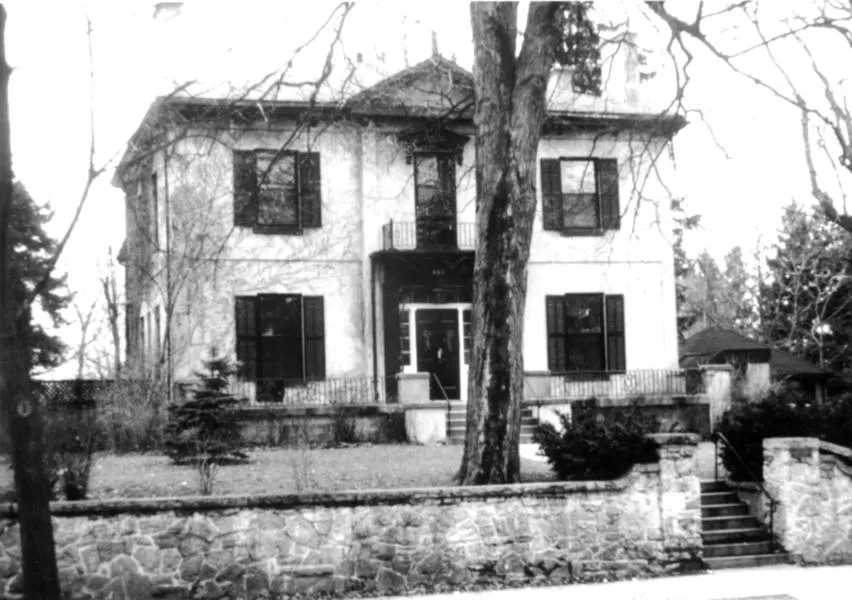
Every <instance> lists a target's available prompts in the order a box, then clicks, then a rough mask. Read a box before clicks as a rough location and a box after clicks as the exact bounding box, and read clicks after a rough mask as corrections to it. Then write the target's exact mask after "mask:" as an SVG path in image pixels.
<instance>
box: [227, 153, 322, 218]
mask: <svg viewBox="0 0 852 600" xmlns="http://www.w3.org/2000/svg"><path fill="white" fill-rule="evenodd" d="M321 205H322V201H321V197H320V158H319V153H317V152H289V151H288V152H280V151H277V150H248V151H244V150H237V151H234V225H236V226H239V227H252V228H254V230H255V231H258V232H270V233H276V232H282V233H286V232H298V231H301V230H302V229H303V228H306V227H320V226H321Z"/></svg>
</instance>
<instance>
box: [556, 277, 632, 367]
mask: <svg viewBox="0 0 852 600" xmlns="http://www.w3.org/2000/svg"><path fill="white" fill-rule="evenodd" d="M545 311H546V314H547V367H548V369H550V371H552V372H556V373H559V372H565V371H624V370H625V368H626V361H625V352H624V296H621V295H615V296H604V295H603V294H566V295H564V296H547V297H546V299H545Z"/></svg>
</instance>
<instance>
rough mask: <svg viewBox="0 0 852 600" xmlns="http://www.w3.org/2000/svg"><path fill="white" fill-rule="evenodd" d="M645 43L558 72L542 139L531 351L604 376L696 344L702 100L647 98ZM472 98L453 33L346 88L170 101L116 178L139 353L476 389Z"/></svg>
mask: <svg viewBox="0 0 852 600" xmlns="http://www.w3.org/2000/svg"><path fill="white" fill-rule="evenodd" d="M631 61H632V63H631ZM635 64H636V60H635V56H634V57H632V58H631V57H628V58H627V59H625V61H623V62H622V63H619V65H621V67H622V69H621V70H620V71H617V74H620V75H622V76H624V77H625V78H626V80H625V84H624V85H623V86H618V87H619V89H620V91H621V96H620V97H618V98H615V99H613V98H612V97H608V96H604V97H592V96H588V95H586V94H580V93H577V92H575V91H574V89H573V87H572V77H571V71H570V70H562V71H558V72H557V73H555V74H554V76H553V78H552V82H551V86H550V91H549V94H550V102H549V115H548V119H547V122H546V125H545V128H544V132H543V136H542V139H541V143H540V146H539V156H538V163H539V164H538V181H537V186H536V189H537V192H536V194H537V197H536V202H537V206H536V217H535V224H534V234H533V240H532V249H531V254H530V261H529V282H528V299H527V302H526V316H525V318H526V329H525V333H524V347H523V352H524V361H525V365H526V368H527V369H528V370H529V371H531V372H534V373H538V374H552V375H553V376H554V377H557V376H558V377H559V378H561V379H559V381H561V382H568V384H571V383H572V382H576V383H578V384H582V385H585V386H586V387H583V388H582V389H583V390H587V391H588V390H589V389H590V388H588V382H593V383H594V382H599V383H600V382H603V384H602V385H604V384H605V385H604V388H605V389H603V388H601V389H599V388H600V386H598V388H595V389H591V391H592V392H594V393H596V394H601V393H606V390H607V389H608V390H612V389H614V388H613V385H615V383H614V382H615V379H613V378H612V377H610V376H611V375H615V374H622V375H623V374H625V373H628V374H629V373H637V372H656V371H659V370H666V369H676V368H677V365H678V346H677V332H676V324H675V315H676V311H675V286H674V274H673V259H672V247H671V243H670V239H669V232H670V231H671V224H670V221H669V208H670V201H671V197H670V192H669V190H670V185H671V176H672V174H673V167H674V160H673V153H672V150H671V140H672V137H673V135H674V134H675V133H676V132H677V131H678V130H679V129H680V128H681V127H682V126H683V125H684V121H683V119H682V118H681V117H678V116H672V115H668V114H661V113H660V112H658V111H656V110H651V109H648V108H647V107H645V106H644V105H643V104H642V102H641V101H640V100H638V99H637V94H636V85H635V83H636V82H635V81H633V83H631V81H630V78H631V77H632V78H633V79H634V80H635V79H636V74H635V72H634V71H635V69H633V70H631V69H632V68H633V67H635ZM631 65H633V66H632V67H631ZM472 106H473V83H472V77H471V74H470V73H469V72H467V71H466V70H464V69H462V68H461V67H459V66H458V65H457V64H455V63H454V62H452V61H450V60H447V59H445V58H443V57H441V56H440V55H437V54H436V55H433V56H432V57H430V58H428V59H427V60H425V61H423V62H421V63H419V64H417V65H415V66H413V67H411V68H408V69H405V70H404V71H402V72H399V73H397V74H395V75H393V76H391V77H389V78H387V79H385V80H383V81H381V82H379V83H377V84H376V85H374V86H373V87H370V88H368V89H365V90H363V91H361V92H360V93H358V94H356V95H354V96H352V97H350V98H348V99H346V100H345V101H344V102H342V103H323V102H315V103H308V102H297V101H250V100H241V101H233V100H226V99H199V98H178V97H169V98H159V99H158V100H156V101H155V102H154V103H153V105H152V106H151V108H150V109H149V111H148V113H147V114H146V115H145V117H144V120H143V121H142V124H141V125H140V127H139V128H138V130H137V132H136V133H135V134H134V136H133V138H132V139H131V141H130V143H129V146H128V151H127V153H126V154H125V156H124V158H123V160H122V162H121V165H120V167H119V168H118V170H117V173H116V176H115V180H114V183H115V184H116V185H117V186H120V187H121V188H122V189H123V190H124V192H125V197H126V209H127V211H126V213H127V223H126V227H127V238H126V242H125V245H124V247H123V249H122V253H121V259H122V261H123V264H124V265H125V268H126V296H127V328H126V332H127V340H128V361H129V362H130V363H132V364H135V365H137V366H139V368H143V369H146V370H151V369H158V370H160V371H161V372H162V373H163V374H164V375H165V376H166V377H167V378H168V379H169V380H170V381H172V382H179V381H182V380H184V379H188V378H192V376H193V372H194V371H196V370H198V369H199V367H200V366H201V361H202V360H203V359H204V358H205V357H206V356H207V355H208V354H209V352H210V349H211V348H215V349H216V351H217V352H219V353H220V354H222V353H224V354H227V355H230V356H232V357H233V358H235V359H237V360H238V361H239V362H240V365H241V367H240V375H239V383H238V384H237V386H238V390H237V391H238V393H240V394H243V395H245V396H246V397H248V398H250V399H251V400H252V401H256V402H287V403H302V402H308V403H314V402H324V401H329V400H330V398H331V397H332V396H335V395H336V396H338V397H339V396H341V395H344V396H347V401H364V402H393V401H394V400H395V398H396V389H397V388H396V386H397V382H396V380H397V377H398V375H399V374H403V373H416V372H420V373H430V381H431V385H430V388H429V396H430V398H432V399H441V400H443V399H449V400H461V401H464V400H466V395H467V386H466V381H467V368H468V364H469V362H470V337H471V336H470V334H471V323H470V321H471V317H470V315H471V298H472V283H471V281H472V268H473V249H474V241H475V235H476V227H475V223H474V217H475V203H476V181H475V146H474V139H473V123H472ZM565 374H568V376H567V377H566V376H565ZM569 387H570V385H569ZM575 391H576V390H575ZM634 391H636V390H635V386H634ZM638 391H640V392H641V390H638ZM566 393H567V392H566ZM583 393H585V392H583Z"/></svg>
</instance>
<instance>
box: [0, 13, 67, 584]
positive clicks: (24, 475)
mask: <svg viewBox="0 0 852 600" xmlns="http://www.w3.org/2000/svg"><path fill="white" fill-rule="evenodd" d="M10 73H11V69H10V68H9V65H8V64H7V63H6V10H5V8H4V7H3V6H2V5H0V285H2V286H3V289H2V294H0V298H1V299H0V302H2V305H0V333H2V337H3V339H2V342H3V343H2V344H0V352H2V355H1V358H0V373H2V377H0V395H2V402H3V405H4V407H3V408H4V412H5V416H6V420H5V425H6V427H7V428H8V429H7V431H8V432H9V433H10V434H11V442H12V463H13V466H14V469H15V491H16V492H17V503H18V504H17V506H18V523H19V524H20V539H21V559H22V564H23V571H24V581H23V583H24V585H23V588H24V598H26V599H27V600H35V599H39V600H54V599H55V600H58V599H59V578H58V577H57V571H56V549H55V548H54V545H53V527H52V525H51V522H50V504H49V502H50V492H49V489H48V485H47V478H46V477H45V474H44V463H43V462H42V448H41V422H40V419H39V407H38V404H37V403H36V402H35V401H34V399H33V398H32V395H31V393H30V389H29V387H30V382H29V372H30V357H29V354H28V349H27V348H25V347H24V346H23V345H22V344H21V343H20V340H21V337H20V335H19V332H20V328H19V327H18V323H17V319H16V318H15V314H16V312H17V311H16V307H15V305H14V298H13V295H12V282H11V281H9V260H10V257H11V252H12V249H11V248H10V247H9V237H8V235H9V216H10V211H11V207H12V152H11V145H10V133H9V75H10Z"/></svg>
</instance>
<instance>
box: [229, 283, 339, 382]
mask: <svg viewBox="0 0 852 600" xmlns="http://www.w3.org/2000/svg"><path fill="white" fill-rule="evenodd" d="M235 305H236V329H237V360H238V361H240V364H241V367H240V373H239V376H240V377H241V378H242V379H244V380H247V381H256V380H259V379H280V380H306V379H322V378H324V377H325V331H324V330H325V323H324V321H325V318H324V313H325V311H324V307H323V298H322V296H301V295H298V294H261V295H258V296H237V298H236V302H235Z"/></svg>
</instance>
